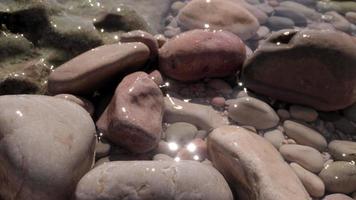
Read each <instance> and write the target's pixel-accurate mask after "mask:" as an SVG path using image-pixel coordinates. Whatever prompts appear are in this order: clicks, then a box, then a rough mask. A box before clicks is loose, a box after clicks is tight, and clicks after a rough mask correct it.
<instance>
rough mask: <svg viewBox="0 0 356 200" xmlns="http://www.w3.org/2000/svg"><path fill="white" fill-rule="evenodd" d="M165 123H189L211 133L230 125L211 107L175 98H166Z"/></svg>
mask: <svg viewBox="0 0 356 200" xmlns="http://www.w3.org/2000/svg"><path fill="white" fill-rule="evenodd" d="M164 104H165V113H164V122H167V123H174V122H188V123H191V124H194V125H195V126H196V127H198V128H199V129H202V130H206V131H210V130H212V129H214V128H217V127H220V126H223V125H226V124H228V120H227V119H226V118H225V117H223V116H222V115H221V114H220V113H219V112H218V111H216V110H214V109H213V108H212V107H211V106H206V105H202V104H195V103H188V102H185V101H182V100H179V99H176V98H174V97H170V96H167V97H165V98H164Z"/></svg>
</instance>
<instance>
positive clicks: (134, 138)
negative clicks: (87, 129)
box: [96, 72, 164, 153]
mask: <svg viewBox="0 0 356 200" xmlns="http://www.w3.org/2000/svg"><path fill="white" fill-rule="evenodd" d="M163 106H164V104H163V95H162V92H161V90H160V88H159V87H158V86H157V85H156V83H155V82H154V81H153V80H152V79H151V78H150V77H149V75H148V74H146V73H144V72H135V73H132V74H130V75H128V76H126V77H125V78H124V79H123V80H122V81H121V82H120V84H119V85H118V87H117V88H116V90H115V95H114V97H113V98H112V99H111V102H110V103H109V105H108V107H107V108H106V109H105V111H104V113H103V114H102V115H101V116H100V118H99V120H98V121H97V123H96V125H97V127H98V129H99V130H100V131H101V132H102V133H103V134H104V136H106V137H107V138H108V139H109V140H110V141H111V142H113V143H115V144H117V145H119V146H122V147H124V148H126V149H128V150H129V151H132V152H134V153H145V152H148V151H150V150H152V149H154V148H155V147H156V146H157V144H158V142H159V139H160V138H161V132H162V117H163V111H164V110H163ZM148 119H149V120H148Z"/></svg>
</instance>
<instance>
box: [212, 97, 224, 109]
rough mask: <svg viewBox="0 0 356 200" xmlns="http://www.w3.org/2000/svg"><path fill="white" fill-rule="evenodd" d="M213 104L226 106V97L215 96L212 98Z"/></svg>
mask: <svg viewBox="0 0 356 200" xmlns="http://www.w3.org/2000/svg"><path fill="white" fill-rule="evenodd" d="M211 105H213V106H216V107H224V106H225V98H224V97H214V98H212V99H211Z"/></svg>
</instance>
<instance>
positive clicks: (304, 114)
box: [289, 105, 318, 122]
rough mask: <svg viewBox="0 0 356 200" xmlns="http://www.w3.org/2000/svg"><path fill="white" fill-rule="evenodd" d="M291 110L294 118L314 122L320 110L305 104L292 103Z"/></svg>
mask: <svg viewBox="0 0 356 200" xmlns="http://www.w3.org/2000/svg"><path fill="white" fill-rule="evenodd" d="M289 112H290V115H291V117H292V118H294V119H298V120H302V121H305V122H313V121H315V120H317V119H318V112H316V110H314V109H312V108H309V107H305V106H299V105H292V106H291V107H290V108H289Z"/></svg>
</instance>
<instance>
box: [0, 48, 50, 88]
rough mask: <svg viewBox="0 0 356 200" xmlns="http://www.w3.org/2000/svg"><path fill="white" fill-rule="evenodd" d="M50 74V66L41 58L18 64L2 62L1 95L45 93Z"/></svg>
mask: <svg viewBox="0 0 356 200" xmlns="http://www.w3.org/2000/svg"><path fill="white" fill-rule="evenodd" d="M0 43H1V41H0ZM0 45H1V44H0ZM0 49H1V47H0ZM0 57H1V56H0ZM3 60H4V59H3ZM49 74H50V69H49V67H47V65H46V63H45V62H43V61H41V60H40V59H32V60H30V61H25V62H21V63H17V64H5V65H1V63H0V95H11V94H44V93H46V92H47V77H48V75H49Z"/></svg>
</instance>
